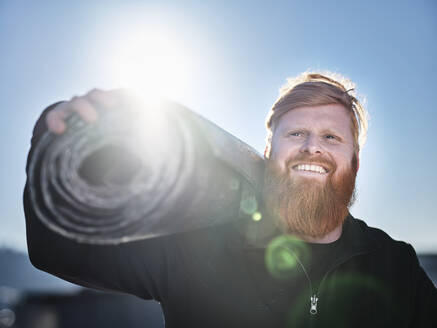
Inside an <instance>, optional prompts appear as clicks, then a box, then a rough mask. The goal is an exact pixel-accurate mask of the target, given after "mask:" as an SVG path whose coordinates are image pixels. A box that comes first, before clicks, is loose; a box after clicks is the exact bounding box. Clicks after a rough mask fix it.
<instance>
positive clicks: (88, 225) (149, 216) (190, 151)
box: [28, 102, 264, 244]
mask: <svg viewBox="0 0 437 328" xmlns="http://www.w3.org/2000/svg"><path fill="white" fill-rule="evenodd" d="M97 110H98V113H99V119H98V120H97V122H96V123H94V124H87V123H85V122H84V121H82V120H81V119H80V118H79V117H78V116H77V115H75V114H74V115H72V116H71V117H70V118H69V119H68V120H67V126H68V128H67V131H66V132H65V133H64V134H62V135H54V134H53V133H51V132H49V131H46V132H45V133H44V134H43V135H42V137H41V138H40V139H39V140H38V142H37V143H36V145H35V146H34V149H33V155H32V157H31V159H30V163H29V177H28V184H29V191H30V197H31V204H32V206H33V208H34V210H35V212H36V213H37V216H38V218H39V219H40V220H41V221H42V222H43V223H44V224H45V225H46V226H47V227H48V228H50V229H51V230H53V231H55V232H56V233H59V234H61V235H63V236H65V237H67V238H70V239H73V240H76V241H77V242H83V243H90V244H118V243H123V242H129V241H134V240H139V239H145V238H151V237H156V236H162V235H168V234H173V233H177V232H183V231H188V230H193V229H198V228H203V227H207V226H211V225H214V224H219V223H222V222H226V221H229V220H235V219H237V218H238V217H241V215H253V214H254V213H256V211H257V199H259V191H260V190H261V186H262V181H263V174H264V160H263V158H262V157H261V156H260V155H259V154H258V153H257V152H256V151H255V150H253V149H252V148H251V147H249V146H248V145H246V144H245V143H244V142H242V141H241V140H239V139H237V138H236V137H234V136H232V135H231V134H229V133H227V132H226V131H224V130H223V129H221V128H219V127H218V126H216V125H215V124H213V123H212V122H210V121H208V120H206V119H205V118H203V117H201V116H199V115H197V114H195V113H194V112H192V111H191V110H189V109H187V108H185V107H183V106H181V105H179V104H176V103H172V102H162V103H161V104H159V105H155V106H152V107H150V106H146V105H144V104H141V105H139V104H138V103H130V104H129V105H128V104H127V105H126V106H121V107H120V108H117V109H111V110H109V109H102V108H98V109H97Z"/></svg>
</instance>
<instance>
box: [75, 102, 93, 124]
mask: <svg viewBox="0 0 437 328" xmlns="http://www.w3.org/2000/svg"><path fill="white" fill-rule="evenodd" d="M70 108H71V110H73V111H75V112H76V113H78V114H79V116H80V117H81V118H82V119H83V120H84V121H85V122H88V123H93V122H95V121H96V120H97V116H98V114H97V111H96V109H95V108H94V106H93V105H92V104H91V103H90V102H89V101H88V100H87V99H86V98H85V97H73V98H72V99H71V101H70Z"/></svg>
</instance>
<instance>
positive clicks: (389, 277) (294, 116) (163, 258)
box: [24, 74, 437, 327]
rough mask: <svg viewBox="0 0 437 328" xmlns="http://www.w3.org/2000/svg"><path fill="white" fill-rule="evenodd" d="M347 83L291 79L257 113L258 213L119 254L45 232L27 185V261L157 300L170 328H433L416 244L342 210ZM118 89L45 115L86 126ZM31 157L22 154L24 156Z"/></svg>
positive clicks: (347, 173)
mask: <svg viewBox="0 0 437 328" xmlns="http://www.w3.org/2000/svg"><path fill="white" fill-rule="evenodd" d="M351 93H352V90H349V88H348V87H346V86H345V84H344V83H342V82H340V81H338V80H335V79H332V78H330V77H328V76H325V75H320V74H303V75H302V76H300V77H298V78H297V79H295V80H293V81H290V82H289V84H288V85H287V86H286V87H285V89H284V90H283V92H282V94H281V96H280V98H279V99H278V101H277V102H276V103H275V104H274V106H273V107H272V109H271V111H270V113H269V116H268V118H267V128H268V138H267V147H266V152H265V157H266V166H267V170H266V178H265V188H264V201H265V208H264V216H263V218H262V219H261V220H260V221H253V220H250V219H249V220H248V219H244V218H236V220H235V221H234V222H231V223H226V224H221V225H218V226H214V227H210V228H206V229H199V230H196V231H190V232H185V233H180V234H175V235H171V236H167V237H159V238H153V239H148V240H143V241H136V242H132V243H126V244H122V245H118V246H89V245H84V244H78V243H75V242H73V241H70V240H67V239H65V238H64V237H62V236H60V235H57V234H55V233H53V232H51V231H49V230H48V229H47V228H46V227H45V226H43V225H42V224H41V222H40V220H39V219H38V218H37V216H36V214H35V212H34V211H33V210H32V207H31V206H30V203H29V191H28V188H27V187H26V188H25V192H24V208H25V214H26V219H27V233H28V246H29V255H30V258H31V260H32V263H33V264H34V265H35V266H36V267H38V268H40V269H42V270H45V271H48V272H50V273H52V274H55V275H57V276H59V277H61V278H63V279H65V280H68V281H71V282H74V283H77V284H80V285H83V286H88V287H94V288H99V289H104V290H113V291H120V292H125V293H131V294H134V295H137V296H139V297H142V298H145V299H155V300H157V301H159V302H161V305H162V307H163V311H164V316H165V321H166V326H167V327H334V326H335V327H435V326H436V323H437V321H436V315H435V313H436V311H435V310H437V291H436V289H435V287H434V286H433V284H432V282H431V281H430V280H429V278H428V277H427V276H426V274H425V272H424V271H423V269H422V268H421V267H420V266H419V264H418V261H417V257H416V254H415V252H414V250H413V248H412V247H411V246H410V245H408V244H406V243H403V242H398V241H394V240H392V239H391V238H390V237H389V236H388V235H387V234H385V233H384V232H382V231H380V230H378V229H374V228H369V227H367V225H366V224H365V223H364V222H363V221H360V220H357V219H354V218H353V217H352V216H351V215H350V214H349V211H348V208H349V207H350V205H351V204H352V202H353V198H354V197H353V196H354V188H355V177H356V174H357V171H358V168H359V149H360V146H361V145H362V143H363V141H364V139H365V133H366V127H367V124H366V116H365V111H364V109H363V108H362V106H361V105H360V103H359V102H358V100H357V99H356V98H355V97H354V96H352V95H351ZM120 97H122V95H120V93H119V92H102V91H98V90H93V91H91V92H90V93H88V94H87V95H85V96H83V97H76V98H73V99H72V100H71V101H69V102H64V103H60V104H57V105H54V106H52V108H48V109H47V110H46V111H45V112H44V113H43V115H42V117H41V118H40V120H39V121H38V123H37V125H36V128H35V131H34V137H33V140H32V144H35V143H36V142H37V141H38V137H39V136H40V135H41V133H42V132H43V131H44V130H45V129H47V128H48V129H49V130H51V131H52V132H54V133H57V134H62V133H63V132H65V130H66V125H65V118H66V117H68V116H69V115H70V114H71V113H72V112H73V111H75V112H77V113H79V115H81V117H82V118H83V119H84V120H85V121H88V122H93V121H94V120H96V119H98V118H97V115H96V111H95V110H94V107H95V106H103V107H107V108H108V110H109V109H110V108H111V107H112V106H114V105H116V103H117V102H118V101H119V99H120ZM31 156H32V151H31V152H30V154H29V157H31Z"/></svg>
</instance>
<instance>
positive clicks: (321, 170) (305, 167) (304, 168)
mask: <svg viewBox="0 0 437 328" xmlns="http://www.w3.org/2000/svg"><path fill="white" fill-rule="evenodd" d="M296 169H297V170H298V171H311V172H317V173H326V170H325V169H324V168H323V167H321V166H318V165H309V164H299V165H298V166H297V168H296Z"/></svg>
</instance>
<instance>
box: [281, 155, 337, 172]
mask: <svg viewBox="0 0 437 328" xmlns="http://www.w3.org/2000/svg"><path fill="white" fill-rule="evenodd" d="M303 162H305V163H313V164H317V165H320V166H323V167H325V168H327V169H328V170H329V172H332V171H335V170H336V169H337V165H336V164H335V162H334V161H332V160H330V159H329V158H326V157H324V156H323V155H308V154H307V153H299V154H298V155H296V156H293V158H289V159H287V160H286V161H285V165H286V167H287V168H290V167H293V166H295V165H297V164H300V163H303Z"/></svg>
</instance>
